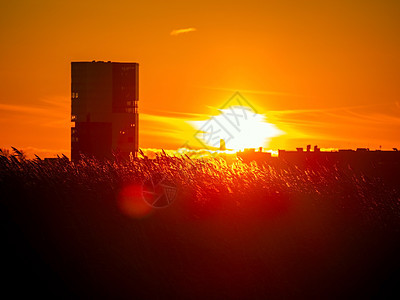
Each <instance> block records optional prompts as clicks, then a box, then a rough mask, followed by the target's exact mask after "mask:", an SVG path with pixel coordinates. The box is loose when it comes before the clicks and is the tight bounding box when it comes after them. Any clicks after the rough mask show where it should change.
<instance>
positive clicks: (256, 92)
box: [200, 86, 305, 98]
mask: <svg viewBox="0 0 400 300" xmlns="http://www.w3.org/2000/svg"><path fill="white" fill-rule="evenodd" d="M200 88H203V89H208V90H215V91H224V92H232V93H234V92H240V93H247V94H256V95H270V96H286V97H298V98H303V97H305V96H303V95H297V94H291V93H285V92H275V91H260V90H242V89H231V88H222V87H212V86H201V87H200Z"/></svg>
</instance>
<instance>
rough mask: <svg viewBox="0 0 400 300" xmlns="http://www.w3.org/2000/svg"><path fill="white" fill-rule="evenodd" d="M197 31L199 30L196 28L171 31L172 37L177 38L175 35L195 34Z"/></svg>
mask: <svg viewBox="0 0 400 300" xmlns="http://www.w3.org/2000/svg"><path fill="white" fill-rule="evenodd" d="M196 30H197V29H196V28H194V27H189V28H181V29H175V30H172V31H171V33H170V35H173V36H175V35H179V34H182V33H189V32H193V31H196Z"/></svg>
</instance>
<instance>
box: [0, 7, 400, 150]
mask: <svg viewBox="0 0 400 300" xmlns="http://www.w3.org/2000/svg"><path fill="white" fill-rule="evenodd" d="M0 14H1V18H0V23H1V25H0V26H1V27H0V28H1V29H0V41H1V47H0V63H1V68H0V126H1V131H0V147H6V148H9V147H10V146H14V147H17V148H21V149H31V150H30V151H35V152H36V153H39V154H40V153H43V154H44V153H47V155H50V154H54V153H61V152H63V153H65V154H67V155H69V151H70V127H71V122H70V62H71V61H85V60H87V61H92V60H104V61H124V62H138V63H139V65H140V70H139V72H140V73H139V76H140V77H139V85H140V101H139V112H140V147H141V148H166V149H176V148H178V147H180V146H181V145H183V144H184V143H185V142H186V141H188V140H189V139H190V138H191V137H192V136H193V134H194V133H195V131H194V128H193V127H192V126H190V124H189V122H191V121H201V120H206V119H208V118H209V116H210V115H213V114H215V109H216V108H218V107H220V106H221V105H222V104H223V103H224V102H226V100H227V99H229V97H231V95H232V94H234V92H235V91H239V92H240V93H241V94H242V95H243V96H244V97H245V98H246V99H247V100H248V101H249V102H250V103H252V104H253V105H254V106H255V107H257V110H258V113H260V114H264V115H265V116H266V120H267V122H268V123H271V124H274V125H275V126H276V127H277V128H278V129H279V130H281V131H283V132H285V134H283V135H280V136H277V137H275V138H272V139H271V141H270V143H269V145H266V146H268V147H269V148H271V149H278V148H281V149H283V148H286V149H293V148H295V147H298V146H305V145H306V144H318V146H320V147H321V148H329V147H333V148H356V147H369V148H372V149H374V148H379V146H380V145H381V146H382V148H383V149H391V148H392V147H398V148H400V145H399V144H400V138H399V133H400V104H399V103H400V84H399V82H398V81H399V78H400V76H399V75H400V74H399V72H400V57H399V53H400V2H399V1H368V0H363V1H359V0H353V1H343V0H338V1H317V0H315V1H314V0H308V1H303V0H293V1H285V0H282V1H272V0H271V1H268V0H265V1H251V0H249V1H208V0H205V1H204V0H203V1H121V0H115V1H110V2H108V3H104V2H99V1H8V2H6V1H3V2H2V3H1V4H0ZM179 30H183V31H179ZM173 32H175V33H177V34H172V33H173ZM193 146H194V147H195V146H196V145H193Z"/></svg>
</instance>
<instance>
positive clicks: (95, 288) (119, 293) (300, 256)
mask: <svg viewBox="0 0 400 300" xmlns="http://www.w3.org/2000/svg"><path fill="white" fill-rule="evenodd" d="M392 171H393V170H392ZM159 178H168V180H170V181H172V182H173V184H174V185H175V186H176V188H177V191H176V199H175V201H174V202H173V203H171V205H169V206H168V207H166V208H158V209H157V208H152V207H150V206H148V205H147V204H146V203H145V202H144V200H143V199H142V190H141V189H142V187H143V184H144V183H146V182H148V181H149V180H150V179H153V180H158V179H159ZM127 190H129V191H130V194H126V191H127ZM0 193H1V201H0V203H1V220H2V223H3V226H2V228H3V229H2V236H3V243H2V248H3V250H4V254H3V260H4V267H3V268H2V269H3V270H2V272H4V273H5V275H6V278H7V280H6V281H5V282H4V288H5V289H6V290H10V291H12V292H13V293H14V295H16V296H17V295H18V294H21V293H22V292H26V290H29V291H30V292H31V293H32V295H33V294H38V295H50V296H56V297H58V298H60V297H66V298H71V297H77V296H78V297H85V298H86V297H101V298H104V297H107V298H129V299H132V298H138V299H142V298H159V299H166V298H174V299H204V298H206V297H207V298H211V299H221V298H224V299H266V298H272V299H276V298H279V299H281V298H297V299H299V298H308V299H309V298H318V299H326V298H355V297H367V298H381V297H387V296H388V295H390V292H393V291H394V292H397V293H398V292H399V289H398V287H399V283H400V281H399V280H400V269H399V267H400V258H399V255H398V253H399V250H400V246H399V244H400V235H399V232H400V226H399V225H400V183H399V181H398V180H397V178H394V176H393V173H392V172H391V173H390V174H386V175H385V173H382V172H376V173H374V172H372V173H371V172H369V173H365V172H362V171H360V170H354V169H352V168H351V167H350V166H346V167H343V166H338V165H333V164H331V165H321V164H319V165H315V164H314V165H312V166H311V165H310V166H301V167H300V166H296V165H291V164H289V163H284V162H279V163H275V164H274V165H257V164H255V163H252V164H245V163H242V162H241V161H237V162H235V163H233V164H227V163H226V162H224V161H223V160H217V159H209V160H194V159H193V160H192V159H189V158H175V157H169V156H167V155H161V156H158V157H157V158H156V159H154V160H150V159H146V158H141V159H136V160H134V161H132V162H99V161H96V160H91V159H84V160H82V161H80V162H79V163H72V162H69V161H68V160H66V159H59V160H56V161H51V162H47V161H43V160H39V159H36V160H26V159H24V158H23V157H20V156H19V155H18V152H15V153H14V155H11V156H7V157H6V156H5V155H1V156H0ZM397 295H398V294H397Z"/></svg>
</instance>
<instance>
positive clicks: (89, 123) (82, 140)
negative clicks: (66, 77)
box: [71, 61, 139, 160]
mask: <svg viewBox="0 0 400 300" xmlns="http://www.w3.org/2000/svg"><path fill="white" fill-rule="evenodd" d="M138 75H139V65H138V64H137V63H118V62H102V61H97V62H96V61H92V62H72V63H71V104H72V105H71V106H72V111H71V121H72V122H75V126H72V128H71V159H72V160H79V159H80V155H81V154H83V155H85V156H90V157H95V158H98V159H112V158H113V153H116V154H117V155H118V156H119V157H122V158H126V159H128V158H129V157H130V156H136V153H137V151H138V126H139V116H138V100H139V89H138Z"/></svg>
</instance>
